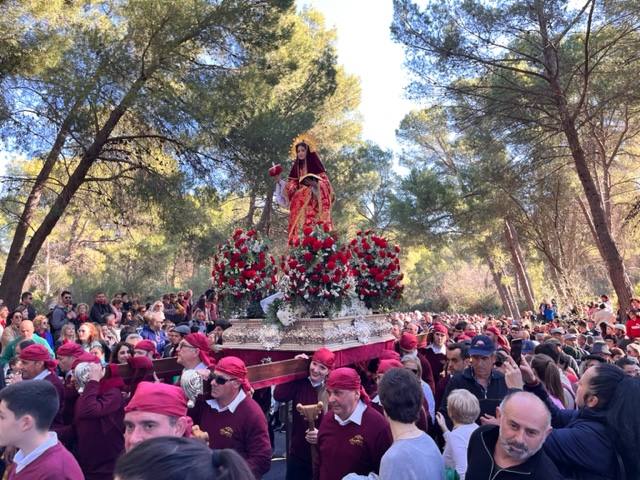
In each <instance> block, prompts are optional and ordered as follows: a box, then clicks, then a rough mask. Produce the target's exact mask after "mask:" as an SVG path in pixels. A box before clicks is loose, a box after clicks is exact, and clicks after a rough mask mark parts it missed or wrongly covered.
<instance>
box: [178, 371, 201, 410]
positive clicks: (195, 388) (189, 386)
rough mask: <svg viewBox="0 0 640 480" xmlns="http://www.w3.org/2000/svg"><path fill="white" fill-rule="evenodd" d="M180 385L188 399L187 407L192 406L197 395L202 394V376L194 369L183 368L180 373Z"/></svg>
mask: <svg viewBox="0 0 640 480" xmlns="http://www.w3.org/2000/svg"><path fill="white" fill-rule="evenodd" d="M180 386H181V387H182V390H184V393H185V395H186V396H187V398H188V399H189V400H188V402H187V407H189V408H193V406H194V405H195V404H196V398H197V397H198V395H202V394H203V392H204V382H203V380H202V376H201V375H200V374H199V373H198V372H197V371H196V370H193V369H185V370H183V371H182V375H180Z"/></svg>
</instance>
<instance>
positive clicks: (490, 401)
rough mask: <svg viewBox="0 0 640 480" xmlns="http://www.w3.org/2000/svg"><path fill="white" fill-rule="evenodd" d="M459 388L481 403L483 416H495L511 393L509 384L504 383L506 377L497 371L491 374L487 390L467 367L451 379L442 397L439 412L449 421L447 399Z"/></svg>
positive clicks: (470, 368) (471, 369)
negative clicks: (498, 408)
mask: <svg viewBox="0 0 640 480" xmlns="http://www.w3.org/2000/svg"><path fill="white" fill-rule="evenodd" d="M457 388H462V389H464V390H468V391H470V392H471V393H472V394H474V395H475V396H476V397H477V398H478V400H479V401H480V415H481V416H482V415H484V414H488V415H492V416H495V415H496V407H497V406H498V405H499V404H500V402H501V401H502V399H503V398H504V397H506V396H507V394H508V393H509V389H508V388H507V384H506V383H505V381H504V375H502V373H500V372H498V371H497V370H493V371H492V372H491V380H490V381H489V385H488V386H487V388H486V389H485V388H484V387H483V386H482V385H480V384H479V383H478V382H477V381H476V379H475V377H474V375H473V368H472V367H467V368H465V369H464V370H463V372H462V373H456V374H455V375H454V376H453V377H451V379H449V382H448V383H447V388H446V389H445V391H444V394H443V396H442V403H441V405H440V409H439V411H440V412H441V413H442V414H443V415H444V417H445V418H446V419H447V420H448V419H449V416H448V415H447V397H448V396H449V393H451V391H452V390H455V389H457Z"/></svg>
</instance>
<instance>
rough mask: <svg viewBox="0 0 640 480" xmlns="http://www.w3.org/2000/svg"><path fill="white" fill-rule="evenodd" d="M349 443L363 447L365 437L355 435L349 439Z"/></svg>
mask: <svg viewBox="0 0 640 480" xmlns="http://www.w3.org/2000/svg"><path fill="white" fill-rule="evenodd" d="M349 443H350V444H351V445H353V446H355V447H361V446H362V445H364V438H363V437H362V435H355V436H353V437H351V438H350V439H349Z"/></svg>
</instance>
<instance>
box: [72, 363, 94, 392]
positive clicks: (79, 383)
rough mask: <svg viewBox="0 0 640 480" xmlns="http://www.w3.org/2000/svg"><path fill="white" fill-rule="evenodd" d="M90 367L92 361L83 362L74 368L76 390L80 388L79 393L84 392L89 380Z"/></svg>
mask: <svg viewBox="0 0 640 480" xmlns="http://www.w3.org/2000/svg"><path fill="white" fill-rule="evenodd" d="M90 367H91V363H90V362H82V363H79V364H78V365H76V368H75V369H74V370H73V375H74V377H75V379H76V390H78V393H82V392H84V387H85V385H86V384H87V382H88V381H89V369H90Z"/></svg>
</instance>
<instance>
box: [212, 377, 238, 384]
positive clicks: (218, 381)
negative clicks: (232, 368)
mask: <svg viewBox="0 0 640 480" xmlns="http://www.w3.org/2000/svg"><path fill="white" fill-rule="evenodd" d="M232 380H234V379H233V378H224V377H221V376H220V375H212V376H211V381H212V382H216V384H218V385H224V384H225V383H227V382H230V381H232Z"/></svg>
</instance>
